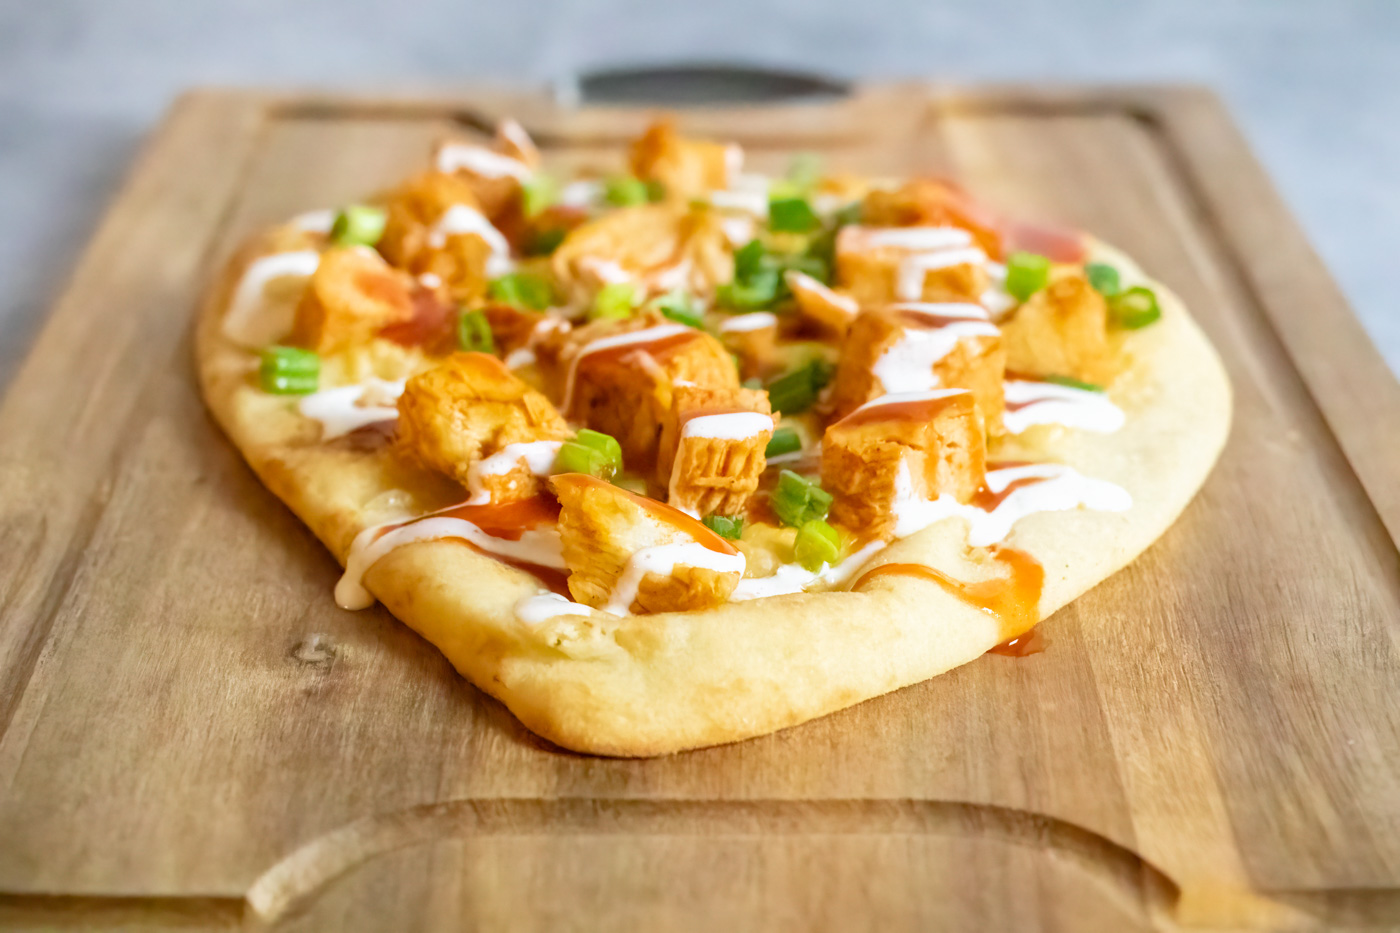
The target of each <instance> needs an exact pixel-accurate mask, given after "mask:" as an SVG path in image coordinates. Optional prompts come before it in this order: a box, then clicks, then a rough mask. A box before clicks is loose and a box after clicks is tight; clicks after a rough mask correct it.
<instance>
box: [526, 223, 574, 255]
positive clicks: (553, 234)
mask: <svg viewBox="0 0 1400 933" xmlns="http://www.w3.org/2000/svg"><path fill="white" fill-rule="evenodd" d="M568 233H569V231H567V230H565V229H564V228H563V227H551V228H549V229H548V230H540V231H539V232H537V233H536V234H535V235H534V236H532V237H531V238H530V242H529V244H527V245H526V247H525V252H526V253H528V254H529V255H531V256H548V255H549V254H550V253H552V252H554V251H555V250H556V249H558V248H559V244H560V243H563V242H564V237H565V236H567V235H568Z"/></svg>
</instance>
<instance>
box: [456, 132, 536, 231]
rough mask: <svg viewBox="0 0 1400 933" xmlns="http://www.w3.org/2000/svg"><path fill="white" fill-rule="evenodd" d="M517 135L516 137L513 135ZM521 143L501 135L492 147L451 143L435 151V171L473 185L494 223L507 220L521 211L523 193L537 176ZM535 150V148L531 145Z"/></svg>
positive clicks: (482, 205)
mask: <svg viewBox="0 0 1400 933" xmlns="http://www.w3.org/2000/svg"><path fill="white" fill-rule="evenodd" d="M512 135H513V134H512ZM520 143H521V140H520V139H518V138H517V139H515V140H511V139H508V138H507V134H506V133H505V132H498V133H497V136H496V139H495V141H494V142H493V143H492V145H491V146H489V147H488V146H483V145H480V144H479V143H475V142H470V141H467V140H463V139H448V140H444V141H443V142H441V143H439V144H438V145H437V147H436V148H435V149H434V150H433V167H434V168H436V169H437V170H438V171H439V172H446V173H448V174H451V175H455V176H457V177H458V178H461V179H463V180H464V181H466V182H467V183H469V184H470V185H471V189H472V193H473V194H474V195H475V196H476V200H477V203H478V204H479V205H480V207H481V212H482V213H483V214H485V215H486V217H488V218H489V219H490V220H491V222H492V223H498V222H502V221H504V220H505V218H506V216H507V215H508V214H510V213H512V212H516V211H518V210H519V207H520V192H521V189H522V187H523V185H524V183H525V182H526V181H527V180H528V179H529V178H530V176H531V175H532V174H533V173H534V168H535V166H534V165H532V164H530V162H528V161H527V159H528V157H529V152H528V150H526V149H525V148H524V147H522V146H521V144H520ZM531 148H533V144H532V145H531Z"/></svg>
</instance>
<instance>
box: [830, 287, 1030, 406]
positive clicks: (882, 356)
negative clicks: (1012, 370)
mask: <svg viewBox="0 0 1400 933" xmlns="http://www.w3.org/2000/svg"><path fill="white" fill-rule="evenodd" d="M1005 373H1006V350H1005V349H1004V348H1003V347H1002V338H1001V334H1000V332H999V331H998V329H997V327H996V325H995V324H993V323H992V322H991V321H990V320H988V319H987V317H986V312H985V311H983V310H982V309H981V308H979V307H977V306H976V305H967V304H958V305H938V304H927V305H920V304H895V305H890V306H888V307H886V308H880V309H877V310H869V311H863V312H861V314H860V316H859V317H857V318H856V320H855V323H853V324H852V325H851V329H850V332H849V333H848V334H847V336H846V340H845V342H844V344H843V346H842V350H841V359H840V361H839V362H838V363H837V366H836V376H835V379H834V380H833V388H832V395H831V405H832V408H833V411H834V412H835V414H836V416H837V417H838V418H839V417H842V416H844V415H847V414H849V413H850V412H851V411H853V410H855V409H856V408H857V407H858V406H860V405H863V404H865V403H866V402H868V401H870V400H871V399H874V398H877V397H879V396H881V395H884V394H885V393H888V392H900V393H903V392H920V391H926V390H930V389H935V388H957V389H970V390H972V394H973V397H974V398H975V399H976V402H977V407H978V409H979V410H980V413H981V417H982V418H983V420H984V421H985V423H986V425H987V426H988V429H989V430H991V431H992V432H993V433H995V432H996V431H998V430H999V429H1000V428H999V426H1000V424H1001V413H1002V409H1003V404H1004V399H1003V392H1002V384H1003V379H1004V377H1005Z"/></svg>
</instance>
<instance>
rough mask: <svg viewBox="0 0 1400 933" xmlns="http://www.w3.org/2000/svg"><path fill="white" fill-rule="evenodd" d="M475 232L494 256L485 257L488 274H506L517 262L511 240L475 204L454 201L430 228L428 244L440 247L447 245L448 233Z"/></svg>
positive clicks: (435, 247) (451, 234)
mask: <svg viewBox="0 0 1400 933" xmlns="http://www.w3.org/2000/svg"><path fill="white" fill-rule="evenodd" d="M460 234H475V235H477V236H479V237H481V238H482V239H483V240H485V241H486V245H487V246H489V247H490V248H491V256H490V258H489V259H487V260H486V274H487V275H489V276H492V277H493V278H494V277H495V276H498V275H505V274H506V273H507V272H509V271H510V270H511V269H513V268H515V264H514V263H513V262H511V258H510V244H509V243H508V242H506V238H505V236H504V235H503V234H502V233H501V231H499V230H497V229H496V228H495V227H493V226H492V225H491V221H489V220H487V219H486V218H485V216H483V215H482V213H481V212H480V211H478V210H477V209H476V208H473V207H468V206H467V205H465V204H454V205H452V206H451V207H449V208H448V209H447V210H446V211H444V212H443V215H442V216H441V217H439V218H438V221H437V223H435V224H434V225H433V226H432V229H430V230H429V231H428V245H429V246H431V247H433V248H434V249H441V248H442V247H443V246H446V245H447V238H448V237H449V236H454V235H460Z"/></svg>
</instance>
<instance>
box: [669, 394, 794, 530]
mask: <svg viewBox="0 0 1400 933" xmlns="http://www.w3.org/2000/svg"><path fill="white" fill-rule="evenodd" d="M772 430H773V416H772V415H765V414H763V413H762V412H758V411H733V412H726V413H724V414H720V415H697V416H696V417H694V418H691V419H690V420H689V421H687V422H686V423H685V424H684V425H682V426H681V440H682V441H683V440H685V439H686V438H687V437H699V438H708V439H714V440H724V441H743V440H748V439H749V438H751V437H757V436H758V435H760V434H762V433H763V432H764V431H772ZM680 466H681V460H680V457H679V456H677V457H676V460H675V463H673V464H672V465H671V481H670V484H669V488H668V490H667V498H668V499H669V500H670V501H671V502H673V503H674V502H675V499H676V480H677V479H678V478H679V474H680ZM676 507H677V508H680V509H681V511H682V512H685V513H686V514H688V515H690V516H692V517H694V518H699V517H700V516H699V515H697V514H696V513H695V512H694V511H692V510H691V509H687V508H683V507H681V506H676Z"/></svg>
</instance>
